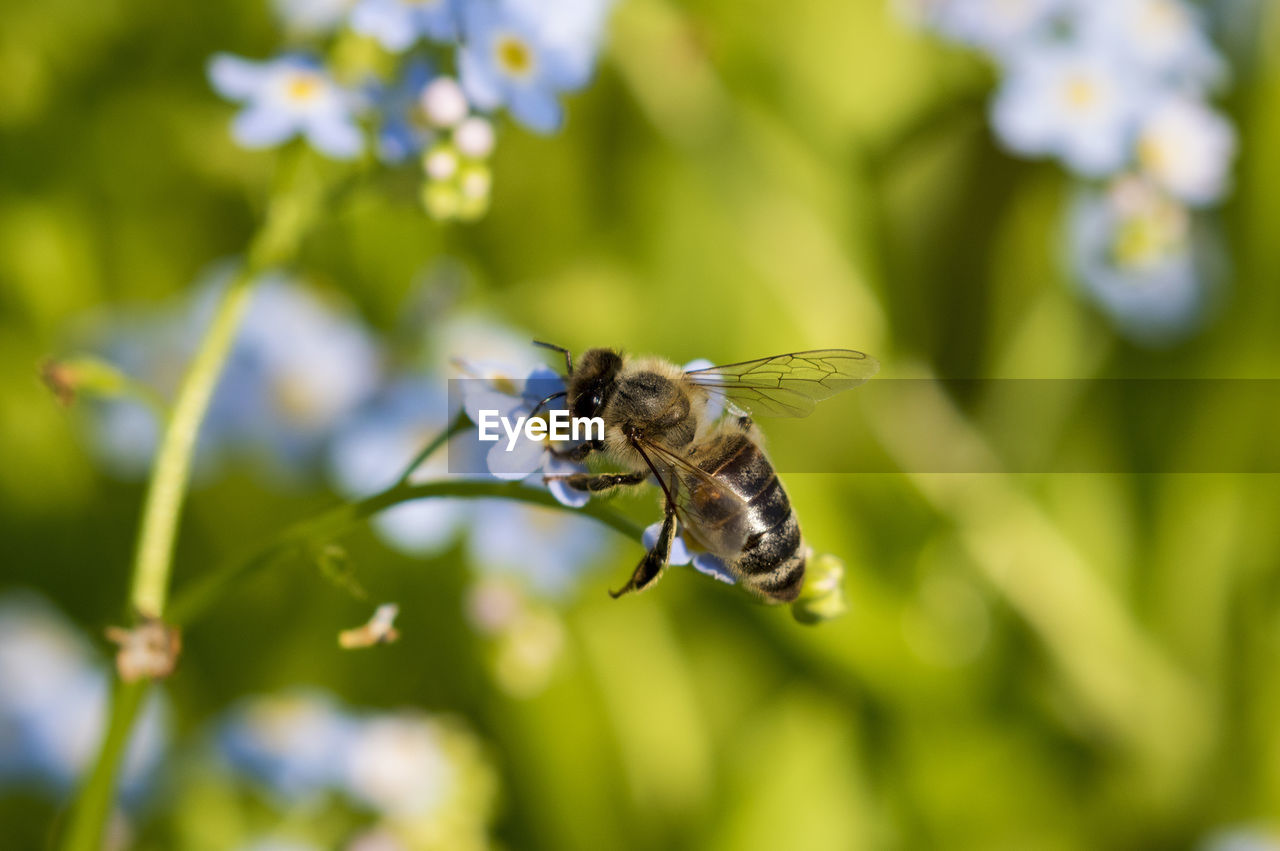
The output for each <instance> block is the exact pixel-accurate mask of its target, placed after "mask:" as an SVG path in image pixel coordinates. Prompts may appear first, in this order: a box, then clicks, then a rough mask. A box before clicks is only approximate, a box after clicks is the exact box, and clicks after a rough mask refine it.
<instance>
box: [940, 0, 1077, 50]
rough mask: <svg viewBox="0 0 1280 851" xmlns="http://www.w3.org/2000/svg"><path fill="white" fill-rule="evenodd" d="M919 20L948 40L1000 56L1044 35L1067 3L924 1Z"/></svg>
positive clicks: (1051, 0) (1063, 0) (1038, 0)
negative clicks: (1033, 38)
mask: <svg viewBox="0 0 1280 851" xmlns="http://www.w3.org/2000/svg"><path fill="white" fill-rule="evenodd" d="M922 5H923V7H924V8H922V9H921V10H920V11H919V15H920V17H921V18H922V19H923V20H924V21H925V22H926V23H928V24H930V25H932V26H933V27H934V28H935V29H937V30H938V31H939V32H940V33H942V34H943V35H945V36H947V37H948V38H950V39H952V40H954V41H958V42H961V43H963V44H970V45H973V46H974V47H980V48H982V49H984V50H987V51H990V52H991V53H993V54H995V55H997V56H1001V55H1004V54H1007V53H1008V52H1009V51H1011V50H1015V49H1017V48H1018V47H1019V46H1021V45H1025V44H1026V42H1027V40H1028V39H1030V38H1032V37H1034V36H1036V35H1039V34H1041V33H1043V32H1044V31H1045V30H1046V29H1047V28H1048V27H1049V25H1050V23H1052V21H1053V20H1054V18H1055V16H1057V15H1059V14H1061V13H1062V11H1063V9H1064V8H1065V7H1066V6H1067V5H1068V0H922Z"/></svg>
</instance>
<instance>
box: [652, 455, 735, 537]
mask: <svg viewBox="0 0 1280 851" xmlns="http://www.w3.org/2000/svg"><path fill="white" fill-rule="evenodd" d="M637 443H638V444H639V447H640V449H641V450H642V451H643V452H644V453H646V454H647V455H649V457H650V458H652V459H653V460H654V461H655V462H656V463H657V464H658V465H659V466H661V467H664V468H666V475H665V476H663V481H664V482H665V484H666V486H667V490H668V492H669V493H670V494H671V498H672V500H674V501H675V504H676V515H677V516H678V517H679V518H680V522H681V524H683V525H684V526H685V527H686V529H688V530H690V531H692V532H693V533H694V534H695V535H696V534H697V532H698V530H699V529H701V528H703V527H711V528H714V527H716V526H718V525H720V524H721V523H723V522H724V519H725V517H726V516H727V512H730V511H733V510H736V509H737V508H739V507H740V506H741V504H742V498H741V497H740V496H738V495H737V494H736V493H734V492H733V491H731V490H729V488H727V487H726V486H725V485H723V484H721V482H720V481H719V480H717V479H716V478H715V477H714V476H712V475H711V474H710V473H708V472H707V471H706V470H704V469H702V468H701V467H699V466H698V465H697V464H694V463H693V462H692V461H689V460H688V459H687V458H685V457H684V456H683V455H681V454H680V453H679V452H675V451H673V450H671V449H668V448H667V447H665V446H663V445H661V444H659V443H655V442H653V441H650V440H645V439H643V438H639V439H637Z"/></svg>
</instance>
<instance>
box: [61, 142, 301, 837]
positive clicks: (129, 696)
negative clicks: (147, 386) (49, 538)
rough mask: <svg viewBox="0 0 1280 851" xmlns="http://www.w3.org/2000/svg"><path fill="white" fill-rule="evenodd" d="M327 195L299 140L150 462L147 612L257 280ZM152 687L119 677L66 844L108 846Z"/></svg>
mask: <svg viewBox="0 0 1280 851" xmlns="http://www.w3.org/2000/svg"><path fill="white" fill-rule="evenodd" d="M323 196H324V181H323V180H322V179H320V177H319V175H318V173H317V170H316V165H315V163H314V161H312V160H310V159H309V155H308V154H307V153H306V150H305V148H303V147H301V146H295V147H294V148H293V149H291V150H290V152H289V155H288V156H286V157H285V158H284V160H283V161H282V163H281V168H280V171H279V174H278V175H277V184H276V186H275V189H274V191H273V194H272V199H271V201H270V203H269V204H268V207H267V214H266V218H265V219H264V221H263V223H262V227H261V228H260V229H259V230H258V232H257V233H256V234H255V235H254V238H253V240H252V242H251V243H250V245H249V251H248V253H247V256H246V259H245V263H244V265H243V267H242V268H241V269H240V270H239V272H237V274H236V275H235V277H234V279H233V280H232V281H231V283H230V285H229V286H228V287H227V290H226V292H224V293H223V295H222V298H221V301H220V302H219V303H218V306H217V309H216V312H215V314H214V317H213V322H212V323H211V324H210V326H209V329H208V331H207V332H206V333H205V336H204V339H202V340H201V342H200V346H199V348H198V349H197V351H196V354H195V357H194V358H193V360H192V362H191V366H190V367H189V368H188V370H187V373H186V375H185V376H184V377H183V381H182V385H181V387H180V388H179V390H178V396H177V399H176V401H175V402H174V406H173V412H172V414H171V416H170V417H169V420H168V422H167V423H166V426H165V429H164V433H163V435H162V436H161V439H160V447H159V450H158V451H157V453H156V457H155V461H154V464H153V466H152V468H151V479H150V482H149V483H148V485H147V495H146V498H145V500H144V502H143V507H142V521H141V524H140V527H139V531H138V546H137V550H136V551H135V554H134V563H133V576H132V580H131V584H130V589H129V604H130V606H131V608H132V609H133V610H134V611H135V612H136V613H137V614H138V615H140V616H142V617H144V618H159V617H161V616H162V615H163V614H164V610H165V603H166V601H167V598H168V591H169V575H170V573H171V572H172V567H173V549H174V540H175V538H176V536H177V530H178V521H179V519H180V518H181V515H182V506H183V501H184V497H185V495H186V489H187V481H188V479H189V478H190V474H191V463H192V456H193V455H194V452H195V446H196V438H197V436H198V434H199V431H200V424H201V422H202V421H203V420H204V415H205V412H206V411H207V410H208V407H209V401H210V399H211V398H212V397H213V391H214V389H215V388H216V387H217V384H218V379H219V377H220V376H221V375H222V369H223V366H224V365H225V363H226V360H227V356H228V355H229V354H230V352H231V346H232V344H233V343H234V342H235V337H236V332H237V330H238V329H239V327H240V323H241V320H242V319H243V318H244V314H245V310H246V309H247V307H248V304H249V298H250V296H251V295H252V291H253V284H254V282H255V280H257V279H258V277H259V276H260V275H261V274H262V273H263V272H264V271H265V270H267V269H269V268H271V267H273V266H275V265H278V264H280V263H282V262H285V261H286V260H287V259H289V258H290V257H292V256H293V255H294V253H295V251H296V249H297V245H298V243H299V241H300V240H301V238H302V235H303V234H304V233H305V232H306V230H307V229H308V227H309V226H310V224H311V222H312V221H314V219H315V218H316V216H317V215H318V214H319V212H320V211H321V210H322V209H324V204H323ZM146 690H147V684H146V683H127V684H118V687H117V689H116V699H115V701H113V703H112V707H111V718H110V721H109V723H108V728H107V734H106V736H104V737H103V741H102V744H101V746H100V749H99V752H98V757H97V761H96V762H95V763H94V765H93V768H92V769H91V771H90V773H89V776H88V778H87V779H86V781H85V783H84V785H83V786H82V788H81V791H80V794H79V796H78V798H77V800H76V802H75V805H74V807H73V809H72V812H71V818H70V824H69V827H68V829H67V833H66V837H65V841H64V843H63V847H64V848H65V849H67V851H99V849H100V848H101V847H102V838H103V829H104V826H105V824H106V821H107V818H108V816H109V815H110V813H111V807H112V805H113V804H114V801H115V787H116V782H115V781H116V772H117V770H118V768H119V764H120V760H121V758H122V756H123V754H124V750H125V746H126V745H127V744H128V740H129V734H130V731H131V730H132V727H133V721H134V719H135V717H136V716H137V711H138V706H139V705H140V704H141V700H142V696H143V694H144V693H145V692H146Z"/></svg>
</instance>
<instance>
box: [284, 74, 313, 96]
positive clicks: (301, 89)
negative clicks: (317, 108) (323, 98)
mask: <svg viewBox="0 0 1280 851" xmlns="http://www.w3.org/2000/svg"><path fill="white" fill-rule="evenodd" d="M285 94H287V95H288V97H289V99H290V100H296V101H303V102H305V101H309V100H313V99H314V98H315V97H316V96H317V95H319V94H320V77H319V75H318V74H308V73H298V74H294V75H293V76H292V77H290V78H289V82H288V84H287V85H286V86H285Z"/></svg>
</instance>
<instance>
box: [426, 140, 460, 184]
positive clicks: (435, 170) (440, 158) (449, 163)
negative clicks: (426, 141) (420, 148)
mask: <svg viewBox="0 0 1280 851" xmlns="http://www.w3.org/2000/svg"><path fill="white" fill-rule="evenodd" d="M422 170H423V171H425V172H426V173H427V177H429V178H431V179H432V180H449V179H450V178H452V177H453V176H454V175H455V174H457V173H458V152H457V151H455V150H454V149H453V148H452V147H451V146H449V145H434V146H432V147H431V148H429V149H428V150H427V152H426V153H425V154H423V155H422Z"/></svg>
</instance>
